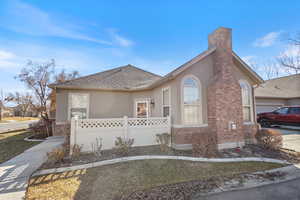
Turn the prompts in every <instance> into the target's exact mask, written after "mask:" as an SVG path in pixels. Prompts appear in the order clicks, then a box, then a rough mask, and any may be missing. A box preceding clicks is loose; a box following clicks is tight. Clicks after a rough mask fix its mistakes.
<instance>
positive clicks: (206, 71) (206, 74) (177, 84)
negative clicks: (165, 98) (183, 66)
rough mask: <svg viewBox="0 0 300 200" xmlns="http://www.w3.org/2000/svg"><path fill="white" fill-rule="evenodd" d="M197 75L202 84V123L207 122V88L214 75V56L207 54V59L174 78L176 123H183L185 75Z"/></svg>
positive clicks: (173, 98)
mask: <svg viewBox="0 0 300 200" xmlns="http://www.w3.org/2000/svg"><path fill="white" fill-rule="evenodd" d="M188 75H193V76H196V77H197V78H198V79H199V81H200V84H201V101H202V102H201V104H202V108H201V110H202V121H203V122H202V123H203V124H206V123H207V121H208V120H207V88H208V85H209V83H210V81H211V79H212V77H213V66H212V57H211V56H207V57H206V58H205V59H203V60H201V61H199V62H197V63H195V64H193V65H192V66H191V67H190V68H188V69H187V70H185V71H183V72H182V73H181V74H179V75H178V76H177V77H176V78H175V79H174V80H173V84H172V86H173V88H174V89H173V90H172V93H173V95H172V100H174V106H173V108H174V112H173V114H174V123H175V124H181V125H182V113H181V110H182V109H181V106H182V94H181V93H182V91H181V90H182V80H183V78H184V77H185V76H188Z"/></svg>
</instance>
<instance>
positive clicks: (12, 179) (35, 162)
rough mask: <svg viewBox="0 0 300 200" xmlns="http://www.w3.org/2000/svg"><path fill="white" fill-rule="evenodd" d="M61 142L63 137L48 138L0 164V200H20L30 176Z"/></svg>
mask: <svg viewBox="0 0 300 200" xmlns="http://www.w3.org/2000/svg"><path fill="white" fill-rule="evenodd" d="M63 142H64V138H63V137H50V138H49V139H47V140H45V141H44V142H42V143H40V144H38V145H36V146H34V147H32V148H30V149H28V150H26V151H25V152H24V153H22V154H20V155H18V156H16V157H14V158H12V159H10V160H9V161H6V162H4V163H2V164H0V200H2V199H3V200H22V199H23V197H24V196H25V192H26V188H27V182H28V180H29V178H30V176H31V174H32V173H33V172H34V171H36V170H37V169H38V168H39V167H40V166H41V165H42V164H43V163H44V162H45V161H46V159H47V152H50V151H51V150H52V149H54V148H55V147H58V146H60V145H62V143H63Z"/></svg>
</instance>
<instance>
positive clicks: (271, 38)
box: [253, 31, 282, 47]
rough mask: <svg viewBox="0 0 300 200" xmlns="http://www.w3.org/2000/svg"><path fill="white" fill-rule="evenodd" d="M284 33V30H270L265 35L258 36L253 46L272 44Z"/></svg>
mask: <svg viewBox="0 0 300 200" xmlns="http://www.w3.org/2000/svg"><path fill="white" fill-rule="evenodd" d="M281 34H282V31H278V32H270V33H268V34H266V35H265V36H263V37H261V38H258V39H256V40H255V41H254V43H253V46H255V47H269V46H272V45H273V44H274V43H275V42H276V41H277V40H278V38H279V36H280V35H281Z"/></svg>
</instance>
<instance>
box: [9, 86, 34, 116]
mask: <svg viewBox="0 0 300 200" xmlns="http://www.w3.org/2000/svg"><path fill="white" fill-rule="evenodd" d="M8 98H9V99H10V101H12V102H14V103H16V105H17V108H18V109H19V111H20V112H21V116H22V117H25V115H26V113H27V111H28V109H29V108H30V107H32V106H33V97H32V95H31V94H30V93H29V92H27V93H20V92H15V93H10V94H9V95H8Z"/></svg>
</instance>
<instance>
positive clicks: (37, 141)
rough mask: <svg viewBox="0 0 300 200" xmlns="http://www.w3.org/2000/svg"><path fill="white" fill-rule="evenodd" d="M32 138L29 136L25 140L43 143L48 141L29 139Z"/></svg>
mask: <svg viewBox="0 0 300 200" xmlns="http://www.w3.org/2000/svg"><path fill="white" fill-rule="evenodd" d="M31 136H32V135H31ZM31 136H28V137H26V138H24V140H25V141H27V142H43V141H45V140H46V139H44V140H43V139H29V138H30V137H31Z"/></svg>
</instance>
